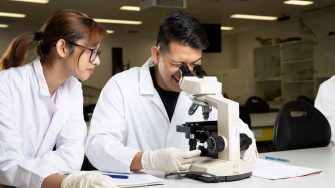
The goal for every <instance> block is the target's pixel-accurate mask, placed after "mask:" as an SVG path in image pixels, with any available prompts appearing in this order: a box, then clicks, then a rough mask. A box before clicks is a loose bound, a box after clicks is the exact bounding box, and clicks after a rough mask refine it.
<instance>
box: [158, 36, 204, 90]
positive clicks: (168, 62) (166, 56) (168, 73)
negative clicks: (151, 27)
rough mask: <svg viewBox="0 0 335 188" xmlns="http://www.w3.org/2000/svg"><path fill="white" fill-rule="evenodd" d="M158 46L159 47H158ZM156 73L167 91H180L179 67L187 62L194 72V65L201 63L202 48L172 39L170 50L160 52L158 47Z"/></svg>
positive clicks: (159, 82) (159, 83) (160, 83)
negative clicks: (185, 44)
mask: <svg viewBox="0 0 335 188" xmlns="http://www.w3.org/2000/svg"><path fill="white" fill-rule="evenodd" d="M156 48H157V47H156ZM156 53H157V54H156V55H157V57H156V59H155V58H153V59H154V63H155V64H157V66H156V68H155V75H156V79H157V83H158V85H159V86H160V87H161V88H162V89H164V90H166V91H174V92H180V91H181V90H180V87H179V85H178V83H179V80H180V77H181V75H180V72H179V67H180V66H181V65H182V64H186V65H187V66H188V67H189V69H190V71H192V72H193V67H194V65H196V64H201V55H202V50H201V49H196V48H192V47H190V46H184V45H182V44H180V43H178V42H175V41H172V42H171V43H170V46H169V50H165V51H164V52H160V50H159V49H158V48H157V51H156Z"/></svg>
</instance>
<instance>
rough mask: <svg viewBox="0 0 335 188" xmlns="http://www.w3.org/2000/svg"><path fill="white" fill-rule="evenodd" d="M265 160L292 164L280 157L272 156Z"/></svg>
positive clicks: (266, 157)
mask: <svg viewBox="0 0 335 188" xmlns="http://www.w3.org/2000/svg"><path fill="white" fill-rule="evenodd" d="M265 159H267V160H273V161H280V162H285V163H287V162H290V161H289V160H287V159H283V158H278V157H272V156H265Z"/></svg>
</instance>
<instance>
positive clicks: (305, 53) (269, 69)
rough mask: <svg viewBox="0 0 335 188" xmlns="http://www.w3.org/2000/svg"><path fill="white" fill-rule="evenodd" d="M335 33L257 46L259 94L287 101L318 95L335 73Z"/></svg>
mask: <svg viewBox="0 0 335 188" xmlns="http://www.w3.org/2000/svg"><path fill="white" fill-rule="evenodd" d="M334 48H335V36H334V37H326V38H322V39H318V40H305V41H295V42H289V43H282V44H279V45H274V46H264V47H258V48H255V49H254V72H255V95H257V96H261V97H263V98H264V99H266V100H267V101H268V102H269V103H270V105H271V103H284V102H287V101H290V100H294V99H297V97H298V96H300V95H304V96H307V97H310V98H312V99H313V98H315V96H316V94H317V91H318V87H319V85H320V84H321V83H322V82H323V81H324V80H326V79H328V78H329V77H331V76H332V75H334V74H335V53H334Z"/></svg>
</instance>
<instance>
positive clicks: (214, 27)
mask: <svg viewBox="0 0 335 188" xmlns="http://www.w3.org/2000/svg"><path fill="white" fill-rule="evenodd" d="M202 27H203V28H204V30H205V33H206V35H207V39H208V42H209V46H208V48H207V49H206V50H204V51H203V52H221V24H202Z"/></svg>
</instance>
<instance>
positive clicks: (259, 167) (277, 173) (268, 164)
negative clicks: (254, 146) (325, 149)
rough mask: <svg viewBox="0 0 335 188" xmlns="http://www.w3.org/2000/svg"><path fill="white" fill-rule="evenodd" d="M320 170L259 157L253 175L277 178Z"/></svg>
mask: <svg viewBox="0 0 335 188" xmlns="http://www.w3.org/2000/svg"><path fill="white" fill-rule="evenodd" d="M320 172H322V170H319V169H314V168H307V167H300V166H293V165H289V164H287V163H282V162H278V161H270V160H266V159H257V160H256V164H255V168H254V170H253V172H252V175H253V176H257V177H260V178H266V179H271V180H277V179H285V178H293V177H299V176H306V175H311V174H316V173H320Z"/></svg>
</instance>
